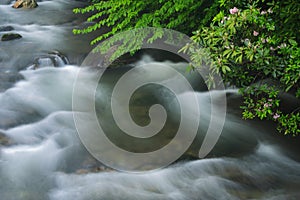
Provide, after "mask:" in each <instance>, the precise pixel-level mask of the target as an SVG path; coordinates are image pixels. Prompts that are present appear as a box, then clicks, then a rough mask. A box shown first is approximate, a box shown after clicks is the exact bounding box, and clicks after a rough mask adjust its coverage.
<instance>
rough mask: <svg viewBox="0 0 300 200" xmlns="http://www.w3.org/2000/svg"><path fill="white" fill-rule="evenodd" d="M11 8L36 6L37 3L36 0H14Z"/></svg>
mask: <svg viewBox="0 0 300 200" xmlns="http://www.w3.org/2000/svg"><path fill="white" fill-rule="evenodd" d="M12 7H13V8H36V7H38V4H37V2H36V0H16V2H15V3H14V5H13V6H12Z"/></svg>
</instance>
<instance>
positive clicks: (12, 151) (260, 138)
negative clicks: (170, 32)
mask: <svg viewBox="0 0 300 200" xmlns="http://www.w3.org/2000/svg"><path fill="white" fill-rule="evenodd" d="M10 5H11V1H2V2H1V3H0V12H1V18H0V23H1V24H0V26H8V25H9V26H13V27H14V29H15V30H14V31H13V32H17V33H20V34H21V35H22V36H23V38H22V39H20V40H14V41H8V42H0V89H1V93H0V105H1V107H0V133H1V134H2V135H4V136H6V137H8V138H9V140H10V141H9V144H5V145H2V146H0V152H1V154H0V180H1V181H0V199H1V200H2V199H3V200H23V199H24V200H27V199H28V200H34V199H51V200H52V199H53V200H71V199H76V200H77V199H78V200H81V199H82V200H91V199H178V200H181V199H272V200H281V199H295V200H296V199H300V190H299V188H300V156H299V149H300V148H299V142H298V141H297V140H298V139H286V138H285V137H281V136H279V135H278V133H277V132H276V131H275V129H274V125H273V124H271V123H266V122H259V121H253V122H249V121H244V120H241V119H240V110H239V109H238V106H237V104H238V103H239V102H240V99H239V96H238V95H237V91H236V90H234V89H230V90H229V89H228V90H226V91H214V92H212V93H209V92H207V91H206V88H205V86H204V85H203V83H202V81H201V80H199V77H197V76H196V75H189V74H187V73H185V66H186V63H182V62H179V63H173V62H169V61H160V62H158V61H154V60H153V59H151V58H150V57H149V56H144V57H142V58H140V59H141V60H140V62H136V63H135V64H133V65H131V66H124V67H120V68H116V69H111V70H108V71H107V74H106V75H105V76H104V78H103V82H102V83H101V86H99V87H98V88H97V93H96V97H97V99H96V105H97V115H98V118H99V119H100V120H102V121H103V122H102V123H103V126H104V128H105V129H106V130H108V132H109V134H110V137H111V139H112V140H114V141H115V143H118V144H119V145H122V144H123V143H125V144H127V145H129V146H134V147H135V148H136V149H134V150H136V151H149V148H150V147H149V143H150V146H151V144H152V145H154V146H155V148H159V147H161V146H162V145H164V144H166V143H168V142H169V141H170V140H171V139H172V137H173V135H172V134H173V132H174V129H176V128H177V125H176V122H177V121H178V115H180V112H179V111H178V106H179V105H178V102H177V101H176V99H175V97H174V95H172V94H171V93H170V92H169V91H167V90H166V89H164V88H161V87H157V86H149V87H145V88H143V89H144V90H143V91H140V92H137V93H136V94H135V96H134V97H133V101H132V102H131V103H132V104H133V105H132V107H131V111H132V112H133V113H132V117H133V118H134V120H135V121H136V122H137V123H138V124H141V125H143V124H147V122H148V121H149V119H148V117H147V115H146V114H143V113H147V110H148V109H149V107H147V106H149V104H153V103H161V104H162V105H164V106H165V107H166V109H167V113H168V115H170V116H171V119H170V120H169V121H167V122H168V125H167V126H166V127H165V129H164V134H165V135H162V136H161V137H158V138H153V140H150V141H148V143H145V142H143V141H141V140H134V141H132V140H131V139H128V138H126V137H124V136H122V135H120V134H119V132H120V130H119V129H117V128H116V126H114V125H111V124H112V122H113V119H112V116H111V113H110V112H108V110H109V106H107V105H108V101H109V98H110V95H111V90H112V87H113V85H114V83H115V81H116V80H117V79H118V78H119V77H120V76H121V75H122V74H123V73H125V72H127V71H128V70H129V69H131V68H132V67H135V66H136V67H137V66H139V65H141V64H144V65H146V66H148V68H146V69H140V71H137V72H136V73H137V75H139V76H141V75H143V77H142V78H143V79H145V80H149V81H150V80H153V79H157V80H163V81H164V82H169V83H172V84H175V85H176V81H177V79H178V77H176V76H170V75H169V74H168V73H167V72H165V71H164V69H163V65H167V66H171V67H173V68H175V69H177V70H179V71H181V73H182V74H183V75H184V76H185V77H186V78H187V79H188V80H189V81H190V82H191V83H192V85H193V86H194V87H195V90H196V91H197V92H195V93H193V92H182V93H181V94H180V95H179V96H180V98H181V99H186V101H184V102H183V104H184V105H185V108H186V109H187V110H188V112H189V113H190V116H188V118H187V120H192V118H193V117H195V115H194V108H193V107H192V106H190V105H189V101H188V99H189V98H190V97H191V95H192V94H196V97H197V100H198V101H199V109H200V111H201V117H200V125H199V130H198V134H197V137H196V140H195V141H194V143H193V144H192V146H191V148H189V150H188V151H187V152H186V153H185V154H184V155H183V156H182V157H181V158H180V159H179V160H178V161H177V162H176V163H174V164H173V165H171V166H169V167H167V168H163V169H159V170H155V171H151V172H148V173H140V174H139V173H125V172H116V171H111V170H110V169H107V168H105V167H104V166H103V165H101V164H100V163H99V162H97V161H95V160H94V159H93V158H92V156H90V154H89V153H88V152H87V151H86V149H85V148H84V147H83V145H82V143H81V141H80V140H79V137H78V134H77V132H76V127H75V124H74V120H73V114H74V112H73V111H72V92H73V85H74V82H75V79H76V76H77V74H78V72H79V70H80V69H81V68H80V67H79V65H80V62H81V61H82V60H83V58H84V57H85V55H86V54H87V53H88V52H89V51H90V50H91V47H90V46H89V44H88V43H89V42H88V41H89V40H90V38H91V37H93V36H74V35H72V32H71V30H72V28H74V27H78V26H85V24H84V23H83V20H82V19H80V18H79V17H78V16H74V15H73V14H72V12H71V10H72V8H74V7H78V6H83V5H84V3H83V2H80V1H74V0H73V1H72V0H51V1H50V0H49V1H40V2H39V5H40V6H39V7H38V8H36V9H34V10H14V9H12V8H11V7H10ZM2 34H3V32H0V35H2ZM98 34H100V33H98ZM52 50H59V51H60V52H62V53H64V54H65V55H66V56H67V57H68V58H69V60H70V63H71V65H66V66H64V67H58V68H55V67H45V68H41V69H37V70H26V68H27V67H28V66H30V65H31V64H32V63H33V60H34V59H35V58H37V57H39V56H40V55H41V54H43V53H45V52H49V51H52ZM47 62H48V61H47ZM47 62H46V64H47ZM44 64H45V63H44ZM157 64H160V65H161V66H162V68H161V69H160V70H159V71H157V70H153V69H152V68H151V66H152V65H157ZM134 65H135V66H134ZM81 73H82V79H80V81H81V82H82V83H84V84H81V85H80V88H79V89H80V90H79V91H80V92H81V93H80V95H81V97H82V100H81V101H82V104H84V103H85V97H86V94H87V93H88V89H89V88H90V87H91V84H92V81H91V80H93V79H95V73H94V70H91V69H88V68H86V69H84V70H81ZM177 87H180V85H178V86H177ZM224 92H226V93H227V100H228V114H227V116H226V121H225V125H224V129H223V131H222V134H221V137H220V139H219V141H218V143H217V144H216V146H215V148H214V149H213V150H212V152H211V153H210V154H209V155H208V157H207V158H205V159H195V158H196V157H197V150H199V147H200V144H201V142H202V141H203V137H204V135H203V134H204V133H205V132H206V130H207V128H208V124H209V120H210V112H211V111H210V109H209V108H210V104H211V103H212V102H211V101H210V95H215V96H216V98H218V96H219V95H220V94H221V93H224ZM285 100H286V101H287V102H289V103H288V104H290V105H291V104H292V103H293V104H295V103H299V102H295V100H293V99H291V98H290V97H288V96H287V97H286V99H285ZM87 124H88V122H87ZM185 131H186V133H187V134H188V132H189V130H185ZM152 147H153V146H151V148H152ZM151 148H150V150H151ZM115 156H117V155H115ZM121 159H122V158H120V160H121Z"/></svg>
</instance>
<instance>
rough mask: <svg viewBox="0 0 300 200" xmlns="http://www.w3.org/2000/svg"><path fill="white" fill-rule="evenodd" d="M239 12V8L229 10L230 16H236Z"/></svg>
mask: <svg viewBox="0 0 300 200" xmlns="http://www.w3.org/2000/svg"><path fill="white" fill-rule="evenodd" d="M238 11H239V9H237V7H234V8H232V9H230V10H229V12H230V14H232V15H234V14H236V13H237V12H238Z"/></svg>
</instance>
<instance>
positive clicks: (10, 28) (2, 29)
mask: <svg viewBox="0 0 300 200" xmlns="http://www.w3.org/2000/svg"><path fill="white" fill-rule="evenodd" d="M12 30H14V28H13V27H12V26H0V32H6V31H12Z"/></svg>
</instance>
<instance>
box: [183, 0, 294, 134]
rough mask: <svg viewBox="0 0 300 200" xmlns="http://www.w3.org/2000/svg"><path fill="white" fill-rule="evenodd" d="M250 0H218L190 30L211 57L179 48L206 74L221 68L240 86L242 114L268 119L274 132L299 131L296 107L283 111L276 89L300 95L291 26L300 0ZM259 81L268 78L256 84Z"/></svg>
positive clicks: (191, 49)
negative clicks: (206, 21)
mask: <svg viewBox="0 0 300 200" xmlns="http://www.w3.org/2000/svg"><path fill="white" fill-rule="evenodd" d="M250 2H251V4H249V3H245V2H243V1H239V5H240V7H231V9H228V8H229V6H230V5H232V6H233V5H238V4H234V3H237V2H234V1H233V2H230V3H229V2H227V1H225V0H221V1H219V2H218V3H219V4H220V8H221V10H220V12H219V13H218V14H217V15H215V17H214V18H213V19H212V22H211V24H210V25H209V26H204V27H202V28H201V29H200V30H198V31H195V32H194V35H193V36H192V39H193V40H194V41H195V42H198V43H200V44H201V45H202V47H203V49H204V50H202V52H206V54H209V56H210V58H211V60H206V61H203V60H202V57H203V56H202V55H203V54H201V53H198V52H199V51H198V52H195V49H193V48H191V47H188V46H186V47H184V48H183V49H182V51H185V52H190V54H191V58H192V60H193V62H194V63H197V64H198V65H199V66H201V65H208V66H209V67H210V69H211V70H210V73H211V74H214V73H220V74H221V75H222V77H223V80H224V82H225V83H227V84H229V85H234V86H237V87H239V88H241V89H240V93H241V94H242V95H243V98H244V102H243V105H241V108H242V109H243V118H244V119H253V118H256V117H257V118H259V119H267V120H273V121H275V122H276V123H278V130H279V131H281V132H283V133H284V134H292V135H294V136H295V135H298V133H299V126H298V124H300V121H299V110H296V112H293V113H284V111H283V110H281V108H280V99H279V95H278V93H279V91H281V92H284V91H285V92H289V93H291V94H293V95H294V96H296V97H299V94H300V83H299V78H300V65H299V64H300V54H299V53H300V48H299V45H298V39H299V38H297V37H299V36H298V35H299V29H297V28H296V27H295V25H294V24H295V23H297V22H298V21H299V16H298V15H296V14H295V12H296V11H297V12H298V11H300V10H299V7H300V3H298V2H295V1H289V3H290V4H288V3H282V2H279V1H272V2H265V1H250ZM291 5H293V6H291ZM259 6H260V7H259ZM279 8H281V10H279ZM279 11H280V12H279ZM290 11H291V12H292V16H290V13H289V12H290ZM285 17H286V18H285ZM282 19H284V20H285V22H286V23H287V25H286V24H284V26H283V24H282V21H281V20H282ZM209 77H213V76H212V75H211V76H209ZM262 80H269V81H265V82H266V83H265V84H262V85H261V84H259V82H262ZM207 81H208V85H213V84H212V83H209V82H214V80H212V79H209V78H207ZM274 83H275V85H276V87H275V86H274Z"/></svg>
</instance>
